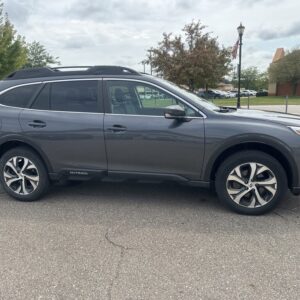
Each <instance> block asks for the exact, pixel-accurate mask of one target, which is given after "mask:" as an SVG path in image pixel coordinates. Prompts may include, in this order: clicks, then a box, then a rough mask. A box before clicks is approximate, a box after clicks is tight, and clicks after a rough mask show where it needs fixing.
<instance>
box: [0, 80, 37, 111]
mask: <svg viewBox="0 0 300 300" xmlns="http://www.w3.org/2000/svg"><path fill="white" fill-rule="evenodd" d="M39 86H40V84H30V85H24V86H19V87H16V88H13V89H11V90H9V91H7V92H5V93H4V94H2V95H0V104H2V105H7V106H13V107H21V108H23V107H27V106H28V104H29V102H30V100H31V99H32V98H33V96H34V95H35V93H36V92H37V90H38V88H39Z"/></svg>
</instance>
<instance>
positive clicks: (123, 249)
mask: <svg viewBox="0 0 300 300" xmlns="http://www.w3.org/2000/svg"><path fill="white" fill-rule="evenodd" d="M105 239H106V240H107V242H108V243H110V244H111V245H112V246H113V247H115V248H118V249H120V250H121V252H120V257H119V261H118V263H117V266H116V271H115V275H114V277H113V279H112V280H111V283H110V285H109V287H108V290H107V298H108V300H111V299H112V290H113V288H114V285H115V283H116V281H117V280H118V279H119V276H120V270H121V265H122V262H123V259H124V256H125V251H126V250H131V249H132V248H129V247H125V246H123V245H121V244H117V243H115V242H114V241H113V240H111V238H110V237H109V235H108V230H107V231H106V233H105Z"/></svg>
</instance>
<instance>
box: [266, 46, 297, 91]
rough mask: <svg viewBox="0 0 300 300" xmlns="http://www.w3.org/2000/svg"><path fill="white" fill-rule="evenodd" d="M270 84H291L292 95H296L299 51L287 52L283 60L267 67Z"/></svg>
mask: <svg viewBox="0 0 300 300" xmlns="http://www.w3.org/2000/svg"><path fill="white" fill-rule="evenodd" d="M268 71H269V76H270V81H271V82H277V83H286V82H290V83H291V84H292V94H293V96H295V95H296V89H297V84H298V82H299V81H300V49H294V50H292V51H290V52H288V53H287V54H286V55H285V56H284V57H283V58H281V59H280V60H278V61H276V62H274V63H272V64H271V65H270V67H269V70H268Z"/></svg>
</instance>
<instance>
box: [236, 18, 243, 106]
mask: <svg viewBox="0 0 300 300" xmlns="http://www.w3.org/2000/svg"><path fill="white" fill-rule="evenodd" d="M237 31H238V33H239V44H240V49H239V65H238V73H239V74H238V99H237V108H240V107H241V69H242V39H243V34H244V31H245V26H243V25H242V23H241V24H240V26H239V27H238V28H237Z"/></svg>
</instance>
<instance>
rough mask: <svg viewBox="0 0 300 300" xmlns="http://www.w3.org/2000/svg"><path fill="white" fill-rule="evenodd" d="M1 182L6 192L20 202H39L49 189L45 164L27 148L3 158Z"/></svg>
mask: <svg viewBox="0 0 300 300" xmlns="http://www.w3.org/2000/svg"><path fill="white" fill-rule="evenodd" d="M0 180H1V183H2V185H3V188H4V190H5V191H6V192H7V193H8V194H9V195H10V196H12V197H13V198H15V199H17V200H20V201H35V200H38V199H39V198H40V197H41V196H42V195H43V194H44V193H45V192H46V191H47V190H48V187H49V179H48V174H47V171H46V168H45V166H44V164H43V162H42V161H41V159H40V158H39V156H38V155H36V154H35V153H34V152H33V151H31V150H30V149H28V148H25V147H18V148H15V149H12V150H9V151H8V152H6V153H5V154H4V155H3V156H2V157H1V160H0Z"/></svg>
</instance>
